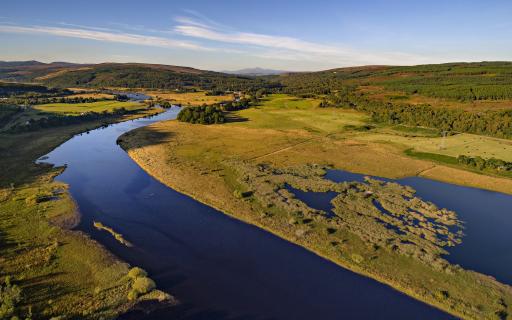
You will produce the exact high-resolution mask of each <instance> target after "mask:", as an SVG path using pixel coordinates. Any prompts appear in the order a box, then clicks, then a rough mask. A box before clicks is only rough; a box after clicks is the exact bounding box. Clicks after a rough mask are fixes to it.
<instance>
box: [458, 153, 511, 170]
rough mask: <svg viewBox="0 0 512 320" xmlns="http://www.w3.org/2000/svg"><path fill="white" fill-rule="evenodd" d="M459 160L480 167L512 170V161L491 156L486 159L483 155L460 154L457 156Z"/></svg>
mask: <svg viewBox="0 0 512 320" xmlns="http://www.w3.org/2000/svg"><path fill="white" fill-rule="evenodd" d="M457 161H458V162H459V163H460V164H463V165H466V166H469V167H472V168H475V169H478V170H484V169H490V170H495V171H512V162H508V161H504V160H501V159H496V158H490V159H484V158H482V157H470V156H465V155H460V156H458V157H457Z"/></svg>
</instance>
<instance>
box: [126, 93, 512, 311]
mask: <svg viewBox="0 0 512 320" xmlns="http://www.w3.org/2000/svg"><path fill="white" fill-rule="evenodd" d="M287 103H288V105H287V108H289V109H288V110H283V112H286V111H289V113H290V116H287V115H284V114H282V113H281V110H275V109H270V110H269V109H267V110H265V111H267V112H266V113H265V114H261V113H263V112H262V111H261V110H258V108H254V109H250V110H248V112H246V113H243V114H241V115H243V116H245V117H246V118H247V119H248V120H247V121H246V122H240V123H230V124H227V125H213V126H198V125H189V124H183V123H179V122H176V121H168V122H164V123H157V124H154V125H152V126H149V127H145V128H140V129H138V130H135V131H132V132H129V133H127V134H125V135H123V136H121V137H120V140H119V141H120V144H121V145H122V147H123V148H124V149H125V150H127V151H128V154H129V155H130V156H131V157H132V158H133V159H134V160H135V161H136V162H137V163H138V164H139V165H140V166H141V167H142V168H143V169H144V170H145V171H147V172H148V173H149V174H151V175H152V176H154V177H156V178H157V179H158V180H160V181H161V182H163V183H164V184H166V185H168V186H170V187H171V188H173V189H175V190H177V191H179V192H182V193H184V194H187V195H189V196H191V197H193V198H195V199H197V200H198V201H200V202H203V203H205V204H207V205H209V206H212V207H214V208H217V209H219V210H220V211H222V212H225V213H226V214H228V215H230V216H232V217H235V218H237V219H240V220H242V221H244V222H247V223H250V224H253V225H256V226H258V227H260V228H262V229H265V230H267V231H269V232H271V233H274V234H276V235H278V236H280V237H282V238H284V239H286V240H288V241H290V242H293V243H296V244H299V245H301V246H303V247H305V248H307V249H308V250H310V251H312V252H315V253H316V254H318V255H320V256H322V257H324V258H326V259H328V260H331V261H333V262H335V263H336V264H338V265H340V266H343V267H344V268H347V269H350V270H352V271H355V272H357V273H360V274H363V275H366V276H369V277H371V278H374V279H376V280H378V281H380V282H383V283H386V284H388V285H390V286H392V287H394V288H396V289H398V290H400V291H402V292H405V293H406V294H408V295H410V296H412V297H415V298H416V299H419V300H421V301H424V302H426V303H429V304H431V305H433V306H436V307H438V308H440V309H443V310H445V311H447V312H449V313H451V314H454V315H456V316H459V317H462V318H467V319H482V318H487V319H493V318H496V317H498V316H497V315H503V314H509V313H511V310H510V307H509V306H510V305H511V303H512V291H511V288H510V287H509V286H506V285H503V284H500V283H498V282H497V281H495V280H493V279H492V278H491V277H487V276H484V275H481V274H478V273H475V272H472V271H466V270H462V269H461V268H460V267H457V266H452V265H449V264H446V262H445V261H442V259H440V260H439V256H437V255H436V254H434V256H433V257H434V258H435V259H434V260H433V261H432V262H431V263H430V262H426V261H425V260H422V259H420V258H419V257H417V256H415V255H414V254H407V253H404V252H402V251H401V250H398V251H397V250H396V249H394V247H393V246H389V247H386V246H385V245H382V244H381V243H378V242H377V241H376V240H375V241H373V240H372V241H364V240H363V239H362V238H361V236H360V235H358V234H357V233H355V232H354V231H353V230H351V228H350V225H346V224H343V223H341V222H340V221H339V220H333V221H331V220H326V219H324V218H322V217H321V216H320V215H319V214H318V212H312V211H311V210H309V209H310V208H309V209H308V208H307V207H304V204H301V203H300V202H297V200H296V199H294V197H293V196H292V195H290V194H287V193H286V192H285V191H283V189H282V187H277V189H276V186H279V183H278V182H282V181H276V180H275V176H276V173H277V172H279V171H281V170H292V173H293V174H291V176H297V175H298V176H300V175H303V176H302V177H303V178H307V179H306V180H311V178H312V177H313V176H311V174H310V173H308V174H306V175H304V170H302V169H303V168H304V166H305V165H308V164H320V165H321V166H322V165H331V166H333V167H341V168H343V169H347V166H351V167H352V168H359V170H354V171H359V172H365V170H366V172H365V173H368V174H374V175H379V176H391V175H393V174H395V175H397V172H406V173H407V172H412V173H417V172H420V171H424V170H426V169H428V168H430V167H432V165H431V164H430V163H429V162H426V161H421V160H411V159H409V158H407V157H405V156H403V155H401V154H400V152H396V151H393V149H392V147H391V146H389V145H381V144H377V143H366V144H362V143H359V142H357V141H356V140H354V139H348V138H346V137H343V136H340V135H341V134H340V133H339V132H336V133H334V132H332V130H331V131H330V128H328V127H326V126H332V128H334V129H339V128H340V127H341V125H342V124H343V123H346V121H347V119H349V120H350V121H351V122H352V123H354V122H357V121H360V122H364V119H362V118H358V117H359V116H358V115H357V114H354V113H348V114H347V115H345V114H344V112H343V111H339V110H336V111H334V112H333V111H331V110H327V111H324V110H320V111H318V112H319V113H318V114H311V113H309V111H308V110H307V109H308V108H309V106H307V105H294V104H296V103H297V102H293V101H288V102H287ZM301 108H302V109H305V110H306V112H305V113H301V112H300V110H301ZM290 109H291V110H290ZM315 112H316V110H315ZM276 116H283V117H287V118H285V119H277V118H275V117H276ZM301 116H302V118H301ZM269 117H270V118H272V117H274V119H271V120H273V121H274V123H280V124H283V123H284V124H285V127H283V126H281V127H280V128H279V129H277V128H271V127H269V124H271V123H272V122H269V121H268V120H269ZM258 119H265V121H258ZM297 119H299V120H297ZM301 119H302V120H301ZM281 120H285V121H281ZM304 127H307V129H306V130H304ZM262 141H263V142H264V143H262ZM340 164H342V165H340ZM261 165H265V166H267V167H268V170H267V169H265V170H263V171H262V167H261ZM321 166H320V167H321ZM301 168H302V169H301ZM293 170H295V171H293ZM297 170H298V171H297ZM368 171H369V172H368ZM375 172H377V173H375ZM256 176H258V177H259V178H258V179H259V182H258V183H254V180H253V178H251V177H256ZM288 178H290V177H288ZM287 182H289V181H287ZM265 185H268V186H269V188H268V189H265V188H264V187H263V186H265ZM305 187H306V186H305ZM307 187H308V188H309V187H311V185H308V186H307ZM282 203H287V205H282ZM381 231H382V230H381V229H379V232H381ZM373 235H376V236H380V235H379V234H378V233H375V234H373ZM383 239H386V238H383ZM366 240H367V239H366ZM439 250H442V248H441V249H439Z"/></svg>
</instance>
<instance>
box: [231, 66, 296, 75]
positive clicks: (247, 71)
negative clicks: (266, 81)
mask: <svg viewBox="0 0 512 320" xmlns="http://www.w3.org/2000/svg"><path fill="white" fill-rule="evenodd" d="M223 72H224V73H229V74H238V75H244V76H270V75H278V74H283V73H289V71H283V70H273V69H264V68H246V69H240V70H234V71H223Z"/></svg>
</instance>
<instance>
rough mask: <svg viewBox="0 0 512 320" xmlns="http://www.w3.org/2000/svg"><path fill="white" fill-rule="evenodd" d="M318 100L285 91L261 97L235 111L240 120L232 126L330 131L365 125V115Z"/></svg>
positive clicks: (366, 118) (366, 119)
mask: <svg viewBox="0 0 512 320" xmlns="http://www.w3.org/2000/svg"><path fill="white" fill-rule="evenodd" d="M319 103H320V100H317V99H300V98H295V97H293V96H290V95H285V94H275V95H272V96H271V97H267V98H264V99H263V101H262V102H261V103H260V105H258V106H256V107H253V108H249V109H246V110H242V111H239V112H237V113H236V114H235V115H236V116H237V117H238V118H240V119H245V118H247V119H250V120H251V121H245V122H244V121H241V122H237V123H233V124H231V125H236V126H242V127H247V128H260V129H263V128H267V129H275V130H306V131H311V132H317V133H330V132H334V131H340V130H343V128H344V127H345V126H358V125H364V124H365V123H366V122H367V121H368V119H369V118H368V116H366V115H364V114H362V113H358V112H352V111H350V110H333V109H322V108H318V104H319Z"/></svg>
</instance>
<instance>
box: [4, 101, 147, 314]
mask: <svg viewBox="0 0 512 320" xmlns="http://www.w3.org/2000/svg"><path fill="white" fill-rule="evenodd" d="M155 112H157V111H155V110H148V111H144V112H142V113H137V114H131V115H129V116H122V117H117V118H116V117H113V118H111V119H108V121H109V122H110V123H115V122H119V121H126V120H130V119H135V118H139V117H143V116H149V115H152V114H154V113H155ZM104 124H105V123H104V121H95V122H86V123H82V124H78V125H70V126H62V127H58V128H50V129H41V130H37V131H33V132H27V133H19V134H1V135H0V136H1V138H0V150H1V151H2V159H0V164H1V169H2V170H1V172H0V177H1V178H0V184H1V185H0V243H1V245H0V256H2V259H0V266H1V270H2V274H1V275H2V278H4V277H9V278H10V282H11V283H13V284H15V285H16V286H18V287H19V288H20V289H21V296H20V299H19V302H17V303H15V305H14V314H15V315H17V316H19V317H25V316H28V315H29V314H32V315H33V316H34V317H37V318H51V317H59V316H62V317H72V318H81V319H100V318H115V317H116V316H118V315H119V314H121V313H123V312H126V311H127V310H129V309H130V308H131V307H132V306H133V305H135V304H136V300H132V301H130V300H129V299H128V294H129V292H130V291H131V290H132V289H131V281H130V280H129V279H128V278H127V277H126V275H127V273H128V271H129V270H130V268H129V265H128V264H126V263H124V262H122V261H120V260H119V259H117V258H116V257H114V256H113V255H112V254H110V253H109V252H108V251H107V250H106V249H105V248H104V247H103V246H102V245H100V244H99V243H98V242H96V241H94V240H92V239H91V238H89V236H87V235H86V234H84V233H82V232H79V231H73V230H71V229H72V228H73V227H74V226H76V224H77V223H78V221H79V219H80V217H79V213H78V210H77V207H76V205H75V203H74V201H73V199H72V198H71V196H70V194H69V191H68V186H67V185H66V184H64V183H60V182H57V181H54V178H55V177H56V176H57V175H59V174H60V173H62V172H63V170H64V168H62V167H60V168H53V167H52V166H50V165H45V164H36V163H35V161H36V159H38V158H39V157H41V156H43V155H45V154H47V153H48V152H50V151H51V150H53V149H54V148H56V147H57V146H58V145H60V144H61V143H63V142H65V141H66V140H68V139H70V138H71V137H72V136H74V135H75V134H78V133H80V132H88V131H89V130H91V129H94V128H97V127H101V126H103V125H104ZM84 134H85V133H84ZM3 316H10V315H8V314H4V315H3Z"/></svg>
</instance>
